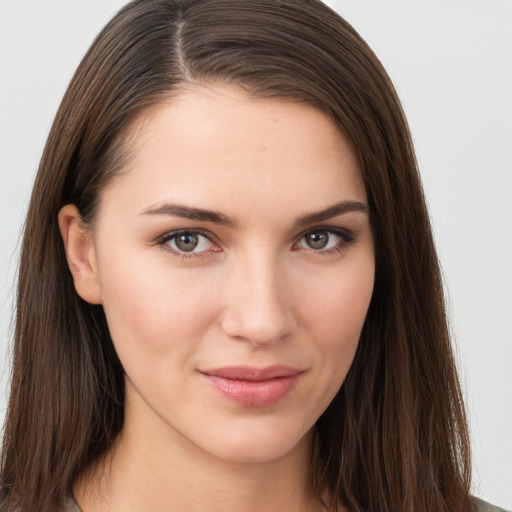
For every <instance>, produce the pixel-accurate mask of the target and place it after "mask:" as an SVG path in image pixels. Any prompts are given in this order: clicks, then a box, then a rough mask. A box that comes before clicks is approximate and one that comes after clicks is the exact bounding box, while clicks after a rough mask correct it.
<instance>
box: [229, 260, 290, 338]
mask: <svg viewBox="0 0 512 512" xmlns="http://www.w3.org/2000/svg"><path fill="white" fill-rule="evenodd" d="M224 301H225V302H224V308H223V314H222V318H221V326H222V330H223V331H224V332H225V333H226V334H227V335H228V336H229V337H231V338H233V339H237V340H240V341H248V342H250V343H252V344H253V345H255V346H262V345H267V344H269V343H273V342H276V341H278V340H280V339H282V338H283V337H285V336H286V335H288V334H290V333H292V332H293V331H294V330H295V328H296V326H297V322H296V318H295V315H294V311H293V307H292V304H293V293H292V290H291V289H290V288H289V287H288V286H287V276H286V272H285V271H284V269H283V268H281V267H280V266H279V265H278V264H277V262H275V261H272V258H269V257H263V256H258V255H252V256H251V257H249V258H243V261H242V262H240V263H239V264H237V265H235V268H231V272H230V275H229V279H228V283H227V285H226V288H225V290H224Z"/></svg>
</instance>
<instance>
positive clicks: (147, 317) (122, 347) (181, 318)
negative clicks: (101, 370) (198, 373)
mask: <svg viewBox="0 0 512 512" xmlns="http://www.w3.org/2000/svg"><path fill="white" fill-rule="evenodd" d="M115 261H116V266H115V268H108V269H105V271H104V279H102V281H101V288H102V296H103V307H104V309H105V314H106V317H107V321H108V325H109V329H110V333H111V336H112V339H113V341H114V345H115V347H116V350H117V351H118V353H119V356H120V358H121V360H122V359H123V357H130V358H132V357H135V358H149V357H154V358H158V357H160V356H161V355H163V354H165V353H166V351H167V350H168V349H169V347H171V346H172V347H173V349H175V350H177V351H179V350H180V347H181V349H182V350H187V351H190V350H193V347H194V343H195V342H196V341H197V340H198V339H199V338H200V336H201V334H202V332H203V331H204V329H206V328H207V326H208V325H209V323H210V322H211V319H212V318H213V317H214V316H215V311H214V305H215V301H214V300H211V298H210V296H209V294H208V289H209V288H208V287H205V286H204V283H203V285H200V284H199V283H200V281H199V280H198V279H195V278H194V276H191V275H184V274H183V273H176V272H172V271H171V270H170V269H167V271H163V270H162V268H160V267H157V266H156V265H155V264H154V262H152V264H151V265H150V264H148V265H144V264H141V261H140V260H139V261H138V262H137V264H131V262H130V261H127V260H124V261H123V260H120V259H117V260H115ZM142 263H143V262H142ZM198 312H201V314H198ZM132 354H134V356H132Z"/></svg>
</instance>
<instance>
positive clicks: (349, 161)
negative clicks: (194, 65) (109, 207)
mask: <svg viewBox="0 0 512 512" xmlns="http://www.w3.org/2000/svg"><path fill="white" fill-rule="evenodd" d="M127 140H129V142H128V144H129V146H130V148H129V149H130V153H131V157H130V161H129V163H128V165H127V168H126V169H125V172H123V173H122V174H121V175H120V176H119V178H117V179H115V180H113V183H112V186H110V187H108V188H107V190H106V191H105V194H104V198H103V199H104V200H106V201H108V200H109V198H110V196H113V195H117V196H119V197H118V199H119V198H122V199H123V201H125V202H126V203H128V202H129V203H130V204H131V205H132V206H133V208H141V209H142V208H146V207H148V206H149V205H151V204H155V203H157V202H159V201H166V200H172V201H174V202H176V201H177V202H180V203H186V204H190V205H192V206H201V207H211V208H215V209H219V206H220V205H225V206H226V207H228V206H230V207H233V208H236V207H245V208H248V207H256V206H257V207H258V209H261V208H266V207H270V205H275V203H276V202H277V203H286V204H288V205H290V206H291V205H297V204H301V203H304V202H307V203H308V204H307V206H308V208H307V209H315V208H322V207H324V205H325V203H335V202H337V201H339V200H344V199H358V200H365V199H366V195H365V188H364V183H363V181H362V178H361V172H360V169H359V163H358V160H357V157H356V155H355V152H354V151H353V149H352V147H351V145H350V143H349V142H348V140H347V138H346V137H345V136H344V135H343V134H342V133H341V131H340V130H339V129H338V127H337V126H336V125H335V123H334V122H333V121H332V120H331V119H330V118H329V116H328V115H326V114H325V113H324V112H322V111H320V110H319V109H316V108H314V107H312V106H310V105H308V104H305V103H300V102H298V101H295V100H291V99H261V98H255V97H253V96H250V95H248V94H247V93H245V92H243V91H242V90H240V89H238V88H236V87H228V86H224V87H194V88H190V89H188V90H185V91H184V92H181V93H180V94H179V95H178V96H175V97H173V98H170V99H169V100H168V101H166V102H164V103H162V104H160V105H159V106H158V107H157V108H154V109H153V110H152V111H151V112H148V113H147V114H146V115H145V116H144V117H142V118H141V119H139V121H138V122H136V123H135V125H134V127H133V128H132V130H131V136H129V137H128V139H127ZM114 191H115V194H114ZM237 201H238V202H237Z"/></svg>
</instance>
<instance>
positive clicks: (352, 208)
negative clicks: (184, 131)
mask: <svg viewBox="0 0 512 512" xmlns="http://www.w3.org/2000/svg"><path fill="white" fill-rule="evenodd" d="M350 212H360V213H364V214H366V215H368V213H369V209H368V206H367V205H366V204H364V203H362V202H360V201H341V202H339V203H336V204H334V205H332V206H329V207H328V208H325V209H324V210H321V211H319V212H314V213H308V214H306V215H301V216H300V217H298V218H297V219H296V220H295V226H297V227H302V226H306V225H308V224H313V223H315V222H321V221H324V220H327V219H331V218H333V217H337V216H339V215H344V214H345V213H350ZM142 215H171V216H174V217H182V218H184V219H190V220H198V221H203V222H212V223H214V224H221V225H224V226H228V227H231V228H233V227H236V226H237V224H238V223H237V221H236V219H232V218H231V217H228V216H227V215H224V214H223V213H220V212H216V211H214V210H206V209H203V208H193V207H190V206H185V205H182V204H175V203H164V204H161V205H157V206H154V207H150V208H148V209H147V210H144V211H143V212H142Z"/></svg>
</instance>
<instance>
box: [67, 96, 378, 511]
mask: <svg viewBox="0 0 512 512" xmlns="http://www.w3.org/2000/svg"><path fill="white" fill-rule="evenodd" d="M133 135H134V136H133V137H132V141H134V146H133V147H132V148H131V149H132V155H131V160H130V162H129V164H128V165H127V168H126V169H125V170H124V172H123V173H121V174H120V175H118V176H117V177H115V178H114V179H113V180H112V181H111V182H110V183H109V185H108V186H107V187H106V188H105V190H103V191H102V193H101V203H100V205H101V207H100V211H99V215H98V218H97V219H96V221H95V224H94V227H93V228H91V229H86V228H84V227H83V226H82V225H81V224H80V222H79V220H80V219H79V214H78V211H77V210H76V208H75V207H74V206H73V205H68V206H66V207H64V208H63V209H62V211H61V213H60V216H59V222H60V227H61V231H62V235H63V239H64V243H65V247H66V252H67V256H68V263H69V266H70V269H71V271H72V274H73V276H74V281H75V286H76V289H77V292H78V293H79V294H80V295H81V296H82V298H84V299H85V300H87V301H89V302H91V303H96V304H102V305H103V307H104V310H105V313H106V316H107V320H108V324H109V328H110V331H111V335H112V339H113V342H114V345H115V347H116V350H117V353H118V355H119V358H120V360H121V362H122V364H123V367H124V368H125V371H126V390H127V393H126V395H127V397H126V417H125V426H124V428H123V431H122V432H121V434H120V436H119V439H118V440H117V443H116V446H115V448H114V450H113V451H112V452H111V453H109V454H108V455H107V457H106V459H105V460H104V461H102V463H100V464H98V465H96V466H94V467H92V468H89V470H88V471H87V472H86V473H84V475H82V477H81V478H80V479H79V480H78V481H77V482H76V483H75V485H74V488H73V492H74V495H75V497H76V499H77V501H78V503H79V505H80V506H81V508H82V510H83V511H84V512H92V511H95V512H102V511H107V510H108V511H121V510H122V511H124V512H127V511H128V512H130V511H138V512H141V511H142V512H143V511H146V510H147V511H155V510H158V511H169V512H173V511H183V510H187V511H196V510H197V511H199V510H201V511H203V510H209V511H216V510H222V511H223V512H229V511H231V510H233V511H235V510H236V511H237V512H240V511H242V512H244V511H261V510H265V511H278V510H279V511H282V510H294V511H302V510H304V511H306V510H307V511H311V510H316V507H317V506H318V504H317V503H316V502H315V498H314V497H313V496H312V493H311V489H310V487H309V485H308V469H309V468H308V464H309V457H310V454H311V431H312V427H313V425H314V423H315V421H316V420H317V419H318V418H319V416H320V415H321V414H322V413H323V411H324V410H325V409H326V407H327V406H328V404H329V403H330V402H331V400H332V399H333V397H334V396H335V394H336V393H337V391H338V390H339V388H340V386H341V385H342V383H343V380H344V379H345V376H346V374H347V372H348V370H349V368H350V365H351V363H352V360H353V358H354V354H355V351H356V348H357V344H358V340H359V336H360V332H361V329H362V326H363V322H364V319H365V315H366V312H367V309H368V306H369V302H370V299H371V295H372V290H373V283H374V265H375V262H374V248H373V239H372V233H371V229H370V223H369V216H368V213H367V211H365V208H366V207H365V206H364V205H366V204H367V197H366V192H365V187H364V183H363V180H362V177H361V172H360V168H359V164H358V161H357V158H356V156H355V153H354V151H353V149H352V148H351V146H350V144H349V143H348V141H347V139H346V138H345V137H344V136H343V135H342V134H341V133H340V131H339V130H338V129H337V128H336V126H335V125H334V123H333V122H332V121H331V120H330V119H329V118H328V117H327V116H326V115H325V114H324V113H322V112H320V111H319V110H317V109H315V108H313V107H311V106H308V105H305V104H301V103H297V102H294V101H286V100H276V99H269V100H264V99H257V98H254V97H251V96H248V95H247V94H245V93H243V92H242V91H241V90H238V89H236V88H234V87H231V86H230V87H228V86H226V87H220V86H215V87H199V86H195V87H193V88H189V89H187V90H186V91H185V92H183V93H180V95H178V96H177V97H174V98H172V99H170V100H169V101H168V102H167V103H165V104H163V105H162V106H160V107H159V108H158V109H156V110H155V111H153V112H152V113H150V114H148V115H147V116H146V117H145V118H143V119H141V120H140V122H139V123H137V126H136V127H135V128H134V132H133ZM347 201H349V202H354V203H357V204H358V205H359V207H358V208H355V209H354V208H349V211H345V212H341V213H340V212H337V214H332V215H330V214H329V213H328V214H326V216H327V217H328V218H325V219H322V220H318V219H316V220H315V219H312V218H309V219H307V218H304V217H305V216H307V215H310V214H312V213H315V212H320V211H323V210H326V209H328V208H329V207H331V206H333V205H336V204H339V203H340V202H347ZM166 204H167V205H168V204H179V205H182V206H186V207H189V208H201V209H207V210H212V211H215V212H218V213H219V214H221V215H222V216H223V217H222V219H224V220H225V221H226V222H225V223H218V222H213V221H212V219H206V220H205V219H202V220H201V219H200V220H192V219H186V218H183V217H181V216H180V215H177V214H176V212H175V211H174V212H170V210H169V208H167V207H163V205H166ZM350 204H352V203H350ZM361 205H362V206H361ZM349 206H350V205H349ZM150 212H151V213H150ZM170 213H173V214H170ZM331 213H332V212H331ZM225 218H226V219H225ZM298 219H302V223H299V224H298V223H297V220H298ZM176 230H189V231H190V230H199V231H200V232H201V233H202V235H199V238H198V240H199V245H198V246H197V247H196V248H195V249H194V250H193V251H192V252H183V251H182V252H180V250H179V247H182V246H178V245H177V242H176V238H172V234H173V232H175V231H176ZM328 230H330V231H331V232H330V233H329V232H328ZM305 235H306V236H305ZM318 240H320V242H322V241H324V242H326V244H327V245H326V246H325V247H323V248H322V247H320V248H319V246H318V245H316V246H314V247H312V246H311V242H312V241H316V242H318ZM322 243H323V242H322ZM320 245H321V244H320ZM187 247H188V248H190V244H189V246H187ZM276 364H279V365H288V366H291V367H294V368H297V369H300V372H301V373H300V376H299V378H298V381H297V383H296V385H295V387H294V388H293V389H292V390H291V392H290V393H288V394H287V395H286V396H284V397H283V398H282V399H280V400H278V401H277V402H276V403H272V404H271V405H268V406H264V407H248V406H243V405H240V404H238V403H235V402H233V401H232V400H230V399H228V398H226V396H224V395H223V394H222V393H219V392H218V391H217V390H216V389H214V388H213V387H212V386H210V385H209V384H208V383H207V382H205V380H204V379H203V378H202V374H201V372H202V371H204V370H205V369H209V368H218V367H224V366H232V365H250V366H252V367H268V366H270V365H276ZM105 461H108V471H105V470H104V469H105V466H104V463H105Z"/></svg>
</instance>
